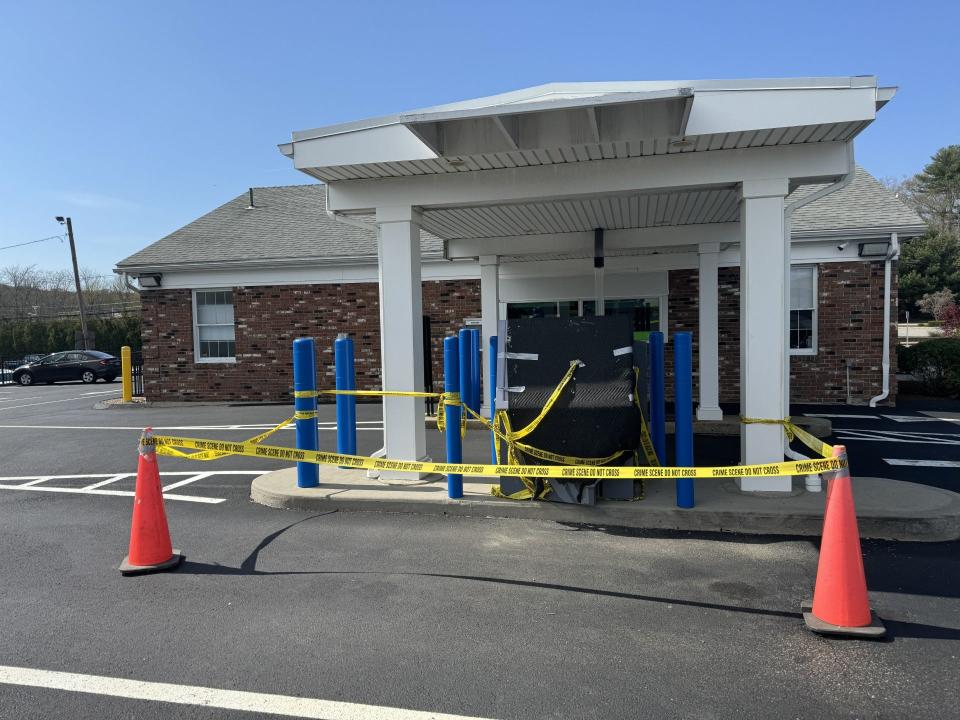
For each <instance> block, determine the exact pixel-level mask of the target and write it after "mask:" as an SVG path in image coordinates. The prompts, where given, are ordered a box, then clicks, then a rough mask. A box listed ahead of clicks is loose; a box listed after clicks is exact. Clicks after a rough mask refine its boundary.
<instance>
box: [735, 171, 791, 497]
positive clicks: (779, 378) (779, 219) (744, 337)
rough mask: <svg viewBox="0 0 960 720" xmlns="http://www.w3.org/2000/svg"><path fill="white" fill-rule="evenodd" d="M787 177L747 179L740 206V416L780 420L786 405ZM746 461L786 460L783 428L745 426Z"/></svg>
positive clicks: (745, 483) (749, 485)
mask: <svg viewBox="0 0 960 720" xmlns="http://www.w3.org/2000/svg"><path fill="white" fill-rule="evenodd" d="M787 191H788V181H787V180H786V179H785V178H774V179H769V180H745V181H744V183H743V195H742V200H741V203H740V225H741V231H742V233H743V239H742V241H741V243H740V413H741V414H742V415H744V416H746V417H752V418H766V419H774V420H779V419H783V418H784V417H785V416H786V414H787V403H786V390H785V388H786V384H787V379H788V378H787V376H786V368H787V366H786V363H785V361H784V356H785V355H786V351H787V350H786V340H787V328H786V318H787V314H786V303H787V301H788V297H789V296H788V292H789V287H788V286H787V283H786V273H785V272H784V270H783V268H784V266H785V264H786V263H788V262H789V259H790V255H789V248H790V246H789V243H788V242H787V240H786V238H785V235H784V224H783V223H784V219H783V199H784V197H785V196H786V195H787ZM740 458H741V462H743V463H744V464H747V465H753V464H759V463H769V462H781V461H782V460H783V428H782V427H781V426H780V425H761V424H750V425H743V426H742V427H741V429H740ZM739 482H740V489H741V490H767V491H769V490H773V491H787V492H788V491H789V490H790V488H791V485H792V479H791V478H790V477H789V476H780V477H751V478H741V479H740V481H739Z"/></svg>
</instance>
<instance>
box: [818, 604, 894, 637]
mask: <svg viewBox="0 0 960 720" xmlns="http://www.w3.org/2000/svg"><path fill="white" fill-rule="evenodd" d="M800 612H801V613H803V621H804V622H805V623H806V624H807V627H808V628H810V629H811V630H812V631H813V632H815V633H818V634H820V635H841V636H844V637H853V638H863V639H865V640H871V639H872V640H877V639H879V638H882V637H883V636H885V635H886V634H887V628H885V627H884V625H883V622H882V621H881V620H880V618H879V617H877V614H876V613H875V612H874V611H873V610H870V624H869V625H864V626H863V627H844V626H842V625H831V624H830V623H828V622H824V621H823V620H821V619H820V618H818V617H817V616H816V615H814V614H813V601H810V602H805V603H803V604H802V605H800Z"/></svg>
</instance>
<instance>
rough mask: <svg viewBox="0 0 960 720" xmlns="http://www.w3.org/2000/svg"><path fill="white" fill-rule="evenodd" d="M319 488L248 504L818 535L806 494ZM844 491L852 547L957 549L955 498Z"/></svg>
mask: <svg viewBox="0 0 960 720" xmlns="http://www.w3.org/2000/svg"><path fill="white" fill-rule="evenodd" d="M351 475H352V477H350V476H351ZM320 482H321V486H320V487H319V488H298V487H297V486H296V473H295V469H294V468H290V469H286V470H278V471H274V472H271V473H266V474H264V475H261V476H259V477H258V478H256V479H255V480H254V481H253V483H252V485H251V489H250V498H251V500H253V501H254V502H256V503H259V504H261V505H266V506H268V507H273V508H281V509H288V510H311V511H317V510H324V511H329V510H342V511H345V512H392V513H412V514H421V515H444V516H463V517H497V518H513V519H524V520H546V521H553V522H569V523H576V524H581V525H604V526H614V527H624V528H633V529H656V530H680V531H696V532H731V533H733V532H735V533H745V534H752V535H802V536H810V537H819V535H820V533H821V530H822V527H823V500H824V494H823V493H818V494H816V496H815V497H811V494H809V493H800V495H797V494H796V493H794V494H793V495H792V496H791V497H788V498H782V497H779V498H770V497H759V496H756V495H753V494H749V493H740V492H739V490H737V489H736V487H735V486H734V485H733V483H727V484H726V485H725V486H724V487H722V488H717V486H713V487H714V488H715V490H714V492H713V494H712V495H711V494H710V493H700V494H701V495H707V497H704V498H703V499H702V500H700V499H699V498H698V502H699V503H701V504H699V505H698V506H697V507H696V508H693V509H691V510H680V509H678V508H676V507H675V506H672V505H673V502H672V493H673V485H672V483H666V482H657V483H647V488H648V490H649V491H650V492H648V495H647V498H646V499H645V500H643V501H640V502H618V501H606V502H601V503H599V504H597V505H595V506H592V507H584V506H576V505H564V504H561V503H551V502H527V501H511V500H502V499H499V498H494V497H491V496H490V495H489V494H486V493H487V492H488V491H487V488H488V487H489V486H488V485H486V484H482V483H478V484H471V485H470V486H469V489H468V490H467V492H466V497H465V498H464V499H463V500H449V499H447V498H446V497H445V491H444V489H443V488H444V485H443V483H442V482H438V483H434V484H431V485H432V486H428V485H418V486H413V487H411V488H396V489H394V488H391V487H388V486H380V487H378V488H375V489H368V488H371V487H374V486H372V485H370V484H369V483H370V482H371V481H369V480H366V479H365V478H364V479H362V480H360V479H359V476H358V474H357V471H355V470H339V469H338V468H326V467H322V468H321V481H320ZM373 482H376V481H373ZM351 485H353V486H355V488H354V487H351ZM854 486H855V492H858V493H859V496H860V497H864V496H866V495H867V493H869V492H873V493H874V495H873V496H872V497H871V496H867V497H864V501H863V502H861V504H860V506H858V524H859V527H860V535H861V537H863V538H872V539H884V540H907V541H916V542H940V541H951V540H957V539H960V495H958V494H956V493H952V492H949V491H946V490H940V489H939V488H931V487H927V486H922V485H916V484H914V483H904V482H900V481H897V480H888V479H884V478H855V479H854ZM904 486H911V487H904ZM699 491H700V488H698V492H699ZM928 491H929V492H928ZM917 493H918V494H919V497H918V498H917V499H918V501H919V502H918V503H917V507H916V508H904V507H903V503H902V498H903V496H904V495H911V494H914V496H915V497H916V494H917ZM883 495H886V496H887V497H888V499H889V500H891V501H893V500H896V501H898V503H899V508H900V509H894V508H897V507H898V504H894V503H892V502H891V503H890V504H887V503H885V502H883V498H882V496H883ZM878 496H880V497H878ZM877 500H880V502H879V503H878V502H877ZM884 505H886V506H887V507H883V506H884ZM861 506H862V507H861Z"/></svg>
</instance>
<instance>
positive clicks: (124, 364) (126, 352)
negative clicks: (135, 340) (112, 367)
mask: <svg viewBox="0 0 960 720" xmlns="http://www.w3.org/2000/svg"><path fill="white" fill-rule="evenodd" d="M120 375H121V378H122V381H123V402H125V403H128V402H131V401H132V400H133V367H132V365H131V363H130V347H129V346H128V345H124V346H123V347H122V348H120Z"/></svg>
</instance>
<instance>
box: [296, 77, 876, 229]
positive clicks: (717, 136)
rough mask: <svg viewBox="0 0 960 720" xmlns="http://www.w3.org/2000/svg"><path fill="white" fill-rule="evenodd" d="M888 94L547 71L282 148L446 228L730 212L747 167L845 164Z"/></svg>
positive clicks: (603, 222)
mask: <svg viewBox="0 0 960 720" xmlns="http://www.w3.org/2000/svg"><path fill="white" fill-rule="evenodd" d="M894 93H895V89H893V88H882V87H878V85H877V81H876V78H874V77H842V78H793V79H777V80H762V79H761V80H736V81H729V80H714V81H681V82H624V83H572V84H553V85H546V86H540V87H537V88H529V89H526V90H520V91H516V92H513V93H506V94H503V95H498V96H493V97H488V98H479V99H476V100H469V101H465V102H461V103H453V104H450V105H443V106H438V107H434V108H427V109H424V110H418V111H414V112H409V113H402V114H398V115H393V116H389V117H385V118H378V119H374V120H368V121H359V122H353V123H347V124H344V125H336V126H331V127H327V128H319V129H316V130H307V131H302V132H295V133H294V134H293V140H292V142H290V143H287V144H284V145H281V146H280V148H281V151H282V152H283V153H284V154H285V155H287V156H288V157H290V158H291V159H292V160H293V162H294V166H295V167H296V168H297V169H299V170H301V171H303V172H305V173H307V174H309V175H311V176H312V177H315V178H318V179H320V180H323V181H324V182H326V183H328V184H329V190H330V192H329V207H330V209H332V210H334V211H338V212H343V213H369V212H370V211H372V210H373V209H374V208H376V207H379V206H383V205H415V206H417V207H419V208H420V209H421V211H422V226H423V228H424V229H425V230H427V231H429V232H431V233H433V234H434V235H436V236H438V237H440V238H443V239H445V240H456V239H461V238H493V237H518V236H524V235H544V234H564V233H580V232H585V231H589V230H592V229H593V228H596V227H603V228H606V229H608V230H617V229H628V228H651V227H668V226H677V225H689V224H710V223H729V222H732V221H735V220H736V219H737V212H738V207H737V206H738V183H739V182H740V180H741V179H742V178H744V177H757V178H767V177H788V178H789V179H790V180H791V187H796V186H797V185H801V184H807V183H823V182H832V181H834V180H836V179H837V178H839V177H841V176H843V175H845V174H846V173H848V172H850V171H851V170H852V168H853V165H852V161H851V156H850V155H849V152H848V149H847V146H848V144H849V143H850V141H852V139H853V138H854V137H855V136H856V135H857V134H858V133H859V132H861V131H862V130H863V129H864V128H865V127H867V126H868V125H869V124H870V123H871V122H872V121H873V120H874V118H875V117H876V112H877V110H878V109H879V108H880V107H882V106H883V105H884V104H885V103H886V102H888V101H889V100H890V99H891V98H892V97H893V94H894ZM800 146H802V147H800ZM745 150H749V152H747V153H744V151H745ZM608 161H613V162H608ZM784 168H787V169H786V170H785V169H784Z"/></svg>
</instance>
